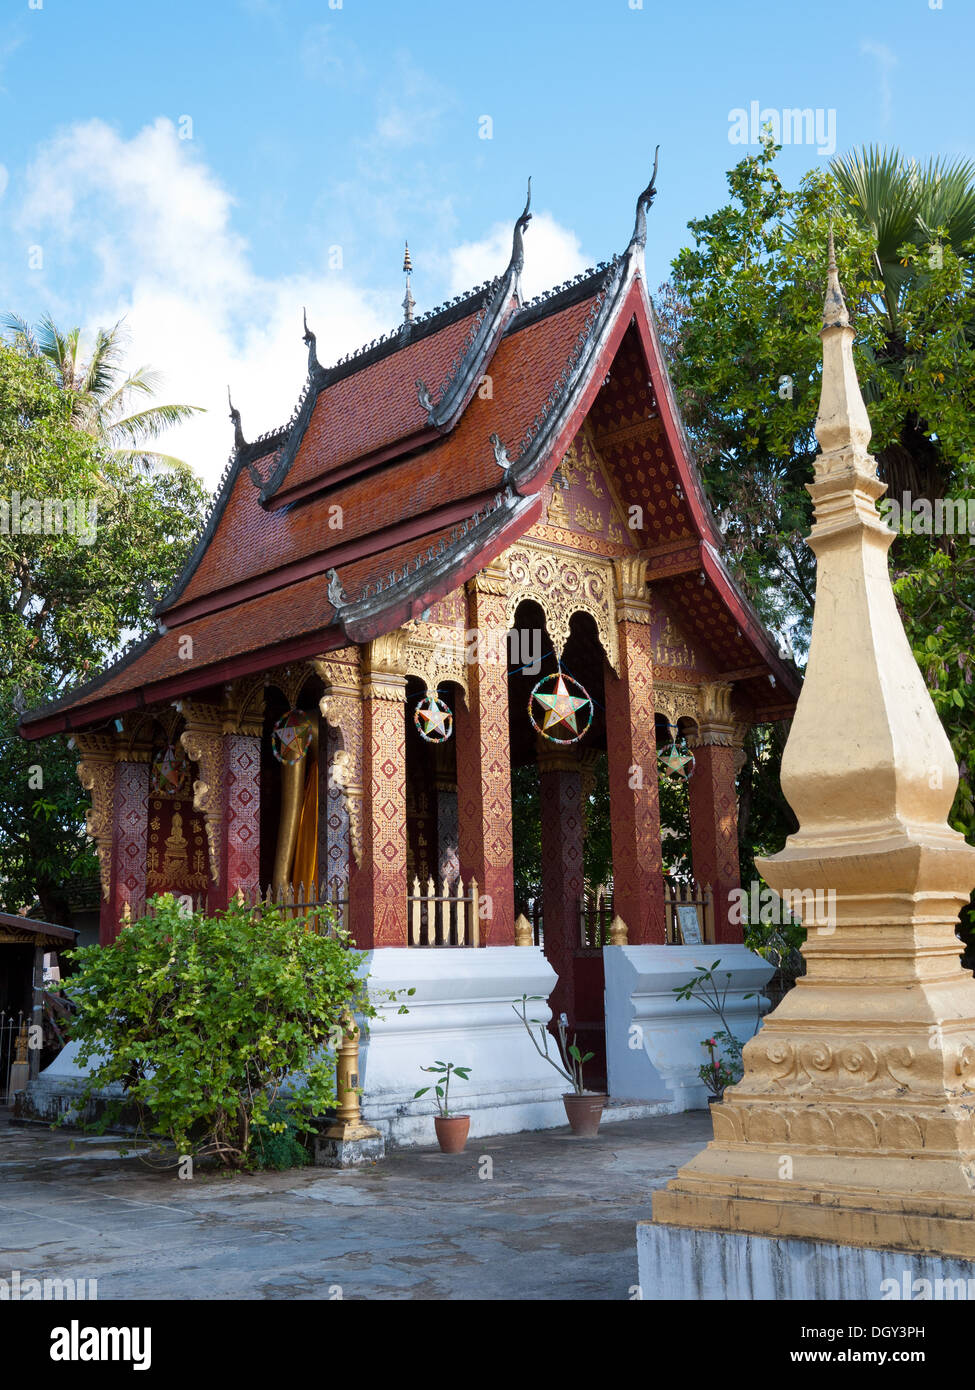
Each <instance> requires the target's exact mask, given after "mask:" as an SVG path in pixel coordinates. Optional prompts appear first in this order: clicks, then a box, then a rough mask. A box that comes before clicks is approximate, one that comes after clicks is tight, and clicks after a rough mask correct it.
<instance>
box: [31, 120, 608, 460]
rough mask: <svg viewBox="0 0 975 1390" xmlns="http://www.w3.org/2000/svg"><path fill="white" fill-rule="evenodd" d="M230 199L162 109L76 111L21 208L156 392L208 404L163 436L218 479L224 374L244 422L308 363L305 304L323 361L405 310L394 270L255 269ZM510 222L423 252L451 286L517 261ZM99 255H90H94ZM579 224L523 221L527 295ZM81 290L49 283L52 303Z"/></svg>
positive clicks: (295, 382) (290, 396)
mask: <svg viewBox="0 0 975 1390" xmlns="http://www.w3.org/2000/svg"><path fill="white" fill-rule="evenodd" d="M233 213H234V202H233V198H232V197H231V195H230V194H229V192H228V191H227V190H226V189H225V188H224V187H223V186H222V184H221V183H220V181H219V180H218V179H217V177H216V176H215V175H214V173H213V172H212V170H211V169H209V168H208V166H207V165H206V164H205V163H204V162H203V160H202V159H201V158H200V157H199V155H198V154H197V152H196V148H195V147H194V145H193V143H192V142H190V141H181V140H180V139H179V137H178V134H177V131H176V128H175V126H174V125H173V124H172V122H170V121H168V120H164V119H160V120H157V121H156V122H155V123H154V124H153V125H150V126H146V127H145V128H144V129H143V130H141V131H139V132H138V134H136V135H135V136H133V137H132V138H131V139H125V138H123V137H122V136H121V135H120V134H119V133H118V132H117V131H115V130H113V129H112V128H111V127H110V126H108V125H106V124H105V123H104V122H102V121H97V120H95V121H87V122H84V123H80V124H77V125H74V126H72V127H70V128H68V129H67V130H65V131H63V132H62V133H60V134H59V135H57V136H56V137H55V138H54V139H52V140H51V141H49V142H48V143H47V144H45V145H43V146H41V147H40V149H39V151H38V154H37V157H36V158H35V160H34V162H33V163H32V165H31V166H30V168H29V169H28V171H27V177H26V182H25V191H24V196H23V199H22V201H21V202H20V204H19V207H18V209H17V214H16V217H17V222H18V224H19V227H20V230H21V231H24V232H28V233H29V237H30V240H31V241H37V242H39V243H41V244H42V245H43V246H44V248H45V263H46V264H47V265H48V266H51V265H58V264H60V265H61V267H62V269H63V267H64V266H65V265H70V266H72V268H73V267H74V266H75V265H77V266H78V269H79V273H78V275H77V277H76V281H77V285H80V286H81V287H82V289H83V294H84V298H83V303H84V305H85V311H84V314H83V325H84V327H85V328H86V329H88V330H89V332H90V331H91V330H93V329H94V328H95V327H97V326H99V325H102V324H105V325H108V324H112V323H114V322H115V321H116V320H117V319H119V318H122V317H124V318H125V321H126V326H127V328H128V329H129V330H130V333H131V338H132V341H131V347H130V352H129V354H128V359H127V360H128V361H129V362H130V363H131V365H133V366H135V365H140V364H143V363H146V364H148V365H150V366H152V367H154V368H156V369H157V370H158V371H159V372H160V373H161V374H162V376H163V380H164V384H163V387H162V389H161V392H160V398H161V399H166V400H170V401H184V402H188V403H190V404H193V405H199V406H203V407H205V408H206V411H207V413H206V414H205V415H201V416H197V417H196V418H194V419H192V420H190V421H188V422H186V423H184V424H183V425H181V426H179V427H177V429H176V430H174V431H171V432H170V433H169V434H168V435H167V436H166V437H164V438H163V439H162V440H161V441H160V445H159V447H160V448H162V449H163V450H164V451H165V452H169V453H173V454H176V455H177V456H179V457H181V458H185V459H187V460H188V461H189V462H190V463H191V464H192V465H193V466H194V468H196V469H197V471H198V472H199V473H200V474H201V475H202V476H203V478H204V479H205V480H206V482H207V483H208V484H209V485H210V486H213V484H214V483H215V482H216V479H217V477H218V476H219V474H220V472H221V470H222V468H223V466H224V463H225V462H226V459H227V455H228V453H229V451H230V447H231V442H232V433H231V427H230V424H229V421H228V419H227V395H226V392H227V385H228V384H229V385H230V387H231V389H232V392H233V397H234V403H235V405H237V407H238V408H239V409H240V410H241V413H242V416H243V425H244V431H245V434H246V435H247V437H248V438H254V437H255V436H256V435H257V434H260V433H261V432H262V431H264V430H267V429H272V428H275V427H277V426H280V425H282V424H284V423H285V421H286V420H287V419H288V417H289V416H290V414H291V411H292V410H293V408H294V405H295V402H296V400H297V397H298V393H299V391H300V389H301V385H302V383H303V381H304V377H305V367H306V349H305V347H304V344H303V343H302V341H301V334H302V326H301V310H302V306H303V305H306V306H307V309H308V321H309V324H310V325H311V327H312V328H313V329H314V330H315V331H316V332H317V333H318V355H319V359H320V360H321V361H322V362H323V363H325V364H328V363H329V362H332V361H334V360H335V359H336V358H337V357H339V356H341V355H342V354H343V353H346V352H349V351H350V350H353V349H355V348H357V347H359V346H360V345H362V344H363V343H366V342H368V341H369V340H370V339H372V338H375V337H378V336H379V335H380V334H381V333H383V332H385V331H387V330H388V329H389V328H390V327H391V326H392V325H393V324H394V323H395V322H396V319H397V318H398V317H399V310H398V301H399V298H400V296H401V294H402V287H401V285H400V283H399V281H398V279H397V280H395V281H393V280H391V283H390V284H389V285H388V286H387V287H384V288H383V289H382V290H379V291H373V290H370V289H368V288H366V287H364V286H362V285H358V284H356V283H355V282H354V280H353V279H352V277H351V276H350V274H349V273H348V272H343V271H337V270H331V269H329V267H328V265H327V262H326V254H327V253H326V252H325V251H323V253H322V260H321V263H320V264H313V265H310V266H305V267H303V268H302V269H301V271H300V272H296V273H295V274H292V275H287V276H281V277H278V278H268V277H262V276H260V275H258V274H257V273H256V272H255V270H254V268H253V264H252V261H251V257H250V251H249V247H248V245H247V243H246V241H245V240H244V239H243V238H242V237H241V236H240V235H239V234H238V233H237V232H236V231H235V229H234V226H233ZM510 250H511V223H510V222H509V223H506V224H501V223H499V224H498V225H497V226H496V227H494V228H492V230H491V231H490V232H489V233H488V234H487V236H486V237H485V238H484V239H482V240H480V241H475V242H469V243H466V244H465V245H462V246H459V247H457V248H456V249H455V250H453V251H451V252H449V253H447V254H446V255H438V254H436V253H435V251H434V249H433V248H431V254H430V257H429V262H430V264H431V266H433V265H435V264H438V265H439V267H440V269H441V271H442V273H443V275H444V278H446V277H447V275H449V279H450V283H451V289H450V293H451V294H455V293H458V292H460V291H462V290H466V289H468V288H470V287H471V286H472V285H474V284H476V283H479V282H480V281H483V280H486V279H488V278H490V277H491V276H493V275H496V274H498V273H499V271H501V270H502V269H503V268H504V266H505V265H506V264H507V261H508V257H509V255H510ZM85 256H88V257H91V258H93V265H92V264H86V263H85V262H84V257H85ZM583 266H584V259H583V257H582V254H581V251H580V247H579V242H578V239H577V238H576V237H575V235H574V234H573V233H572V232H570V231H567V230H566V229H565V228H563V227H560V226H559V225H558V223H556V222H555V221H554V219H553V218H552V217H550V216H549V215H548V214H545V213H542V214H540V215H538V216H537V217H536V218H534V219H533V221H532V222H531V224H530V226H529V229H528V232H527V235H526V266H525V276H524V282H525V292H526V295H528V296H531V295H533V294H536V293H538V292H539V291H540V290H543V289H546V288H549V287H550V286H551V285H553V284H555V283H557V282H558V281H560V280H564V279H566V278H568V277H569V276H570V275H573V274H574V273H575V272H576V271H578V270H580V269H582V268H583ZM78 295H79V290H78V289H77V287H76V288H75V290H74V291H73V300H72V304H71V305H70V306H69V305H66V304H65V303H64V302H60V303H59V301H58V299H57V297H56V296H55V295H54V294H53V292H52V293H51V294H50V295H49V296H48V300H49V303H50V308H51V310H52V312H53V313H54V317H55V318H56V319H60V320H61V321H62V322H66V321H67V319H66V316H67V317H68V318H70V319H72V320H76V319H77V317H78V315H77V312H76V308H75V307H74V306H75V305H76V303H77V297H78Z"/></svg>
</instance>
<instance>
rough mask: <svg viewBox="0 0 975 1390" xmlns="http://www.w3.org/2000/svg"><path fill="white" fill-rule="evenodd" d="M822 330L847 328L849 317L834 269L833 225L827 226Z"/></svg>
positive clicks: (836, 272) (837, 275)
mask: <svg viewBox="0 0 975 1390" xmlns="http://www.w3.org/2000/svg"><path fill="white" fill-rule="evenodd" d="M823 327H824V328H849V327H850V315H849V313H848V311H847V307H846V300H845V299H844V298H843V290H842V289H841V287H840V277H839V272H838V270H837V269H836V247H835V246H834V244H833V223H832V221H830V224H829V271H828V273H827V279H826V303H825V305H824V306H823Z"/></svg>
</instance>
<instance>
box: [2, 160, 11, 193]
mask: <svg viewBox="0 0 975 1390" xmlns="http://www.w3.org/2000/svg"><path fill="white" fill-rule="evenodd" d="M9 181H10V175H9V174H8V173H7V166H6V165H5V164H0V198H2V197H3V195H4V194H5V193H6V191H7V184H8V183H9Z"/></svg>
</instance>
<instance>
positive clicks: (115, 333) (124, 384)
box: [4, 314, 202, 469]
mask: <svg viewBox="0 0 975 1390" xmlns="http://www.w3.org/2000/svg"><path fill="white" fill-rule="evenodd" d="M4 323H5V325H6V327H7V329H8V331H9V332H10V333H11V334H12V335H13V337H14V338H15V339H17V340H19V341H21V342H22V343H23V344H24V347H25V348H26V350H27V352H28V353H29V354H30V356H32V357H40V358H43V359H44V360H45V361H46V362H47V363H49V364H50V368H51V371H52V373H53V374H54V377H55V379H56V381H57V383H58V385H59V386H60V387H61V389H62V390H63V391H65V392H66V393H67V394H68V395H69V396H70V397H71V413H72V416H73V418H74V421H75V423H76V425H77V427H78V429H80V430H84V431H85V433H86V434H90V435H91V436H92V438H94V439H97V440H99V442H100V443H102V444H103V445H105V446H106V447H107V448H108V449H110V450H111V451H112V453H113V454H114V455H115V456H116V457H118V458H125V459H128V460H129V461H130V462H133V463H136V464H138V465H139V466H141V467H143V468H145V469H149V468H151V467H153V466H158V465H168V466H169V467H176V468H186V467H187V465H186V464H185V463H184V462H183V460H182V459H177V458H173V457H172V455H170V454H163V453H160V452H159V451H158V450H157V449H151V448H149V447H147V445H148V443H149V442H150V441H151V440H153V439H156V438H157V437H158V436H159V435H160V434H161V433H162V432H163V431H164V430H166V429H168V428H169V427H170V426H172V425H177V424H179V422H180V421H181V420H185V419H187V418H188V417H189V416H191V415H194V414H196V412H197V411H199V410H200V409H201V408H202V407H200V406H195V405H156V404H152V405H146V406H144V407H143V408H142V409H141V410H140V409H133V406H134V405H136V404H137V403H138V402H139V398H140V397H141V398H142V399H143V400H145V399H151V397H152V396H154V394H155V393H156V391H157V390H158V388H159V385H160V380H161V378H160V376H159V373H158V372H154V371H151V370H150V369H149V368H148V367H137V368H136V369H135V371H133V372H128V373H126V369H125V366H124V363H123V357H124V355H125V349H126V347H127V345H128V338H127V334H126V333H125V331H124V330H123V328H122V320H121V319H120V320H119V321H118V323H116V324H115V326H114V327H113V328H108V329H106V328H99V329H98V332H97V333H96V335H95V342H94V346H93V347H92V349H91V352H90V354H89V356H88V358H87V360H85V358H84V356H83V350H82V343H81V330H80V328H70V329H68V330H67V331H66V332H65V331H62V330H61V329H60V328H58V326H57V324H56V323H55V322H54V320H53V319H52V318H50V317H49V316H48V317H45V318H43V319H41V321H40V323H39V324H38V325H37V326H36V328H32V327H31V326H30V324H28V323H27V322H26V320H24V319H22V318H20V317H18V315H16V314H8V315H7V316H6V318H5V319H4Z"/></svg>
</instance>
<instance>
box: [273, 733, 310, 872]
mask: <svg viewBox="0 0 975 1390" xmlns="http://www.w3.org/2000/svg"><path fill="white" fill-rule="evenodd" d="M317 874H318V725H317V723H316V724H314V725H313V729H312V740H311V743H310V745H309V747H308V751H307V753H305V754H304V756H303V757H302V758H301V759H300V760H299V761H298V762H297V763H283V764H282V766H281V818H280V820H279V822H278V843H277V848H276V850H275V855H274V875H273V887H274V891H275V893H284V892H285V891H286V890H287V889H288V888H289V887H293V888H294V890H295V892H296V893H297V891H298V888H299V886H300V885H301V884H302V883H303V884H304V885H305V897H306V898H309V897H311V896H312V885H313V884H314V883H315V881H316V877H317Z"/></svg>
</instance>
